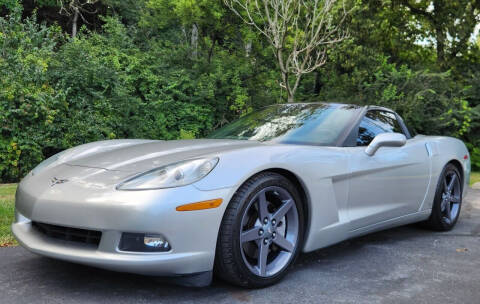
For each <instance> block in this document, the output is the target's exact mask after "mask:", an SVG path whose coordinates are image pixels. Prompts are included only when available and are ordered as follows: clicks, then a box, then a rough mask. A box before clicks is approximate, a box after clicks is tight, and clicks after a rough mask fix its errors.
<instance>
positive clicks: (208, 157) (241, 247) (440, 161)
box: [12, 103, 470, 288]
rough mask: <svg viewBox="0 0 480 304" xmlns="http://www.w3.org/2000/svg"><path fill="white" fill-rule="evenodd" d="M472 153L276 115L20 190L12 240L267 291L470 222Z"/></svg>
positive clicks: (342, 110)
mask: <svg viewBox="0 0 480 304" xmlns="http://www.w3.org/2000/svg"><path fill="white" fill-rule="evenodd" d="M469 158H470V155H469V153H468V150H467V149H466V147H465V145H464V144H463V142H462V141H460V140H458V139H455V138H451V137H443V136H423V135H415V136H414V135H413V134H412V133H411V130H409V128H408V127H407V126H406V125H405V123H404V121H403V120H402V118H401V117H400V116H399V115H398V114H397V113H395V112H394V111H392V110H389V109H386V108H382V107H377V106H356V105H346V104H334V103H296V104H278V105H273V106H269V107H266V108H263V109H261V110H259V111H256V112H253V113H251V114H248V115H246V116H244V117H242V118H240V119H239V120H237V121H234V122H232V123H231V124H228V125H226V126H224V127H221V128H219V129H218V130H216V131H214V132H213V134H211V135H210V136H209V137H208V138H206V139H195V140H171V141H162V140H143V139H131V140H130V139H122V140H107V141H99V142H93V143H88V144H84V145H80V146H77V147H74V148H71V149H68V150H65V151H63V152H60V153H59V154H56V155H54V156H52V157H50V158H48V159H47V160H45V161H43V162H42V163H40V164H39V165H38V166H37V167H36V168H34V169H33V170H32V171H31V172H30V173H29V174H28V175H27V176H26V177H24V179H23V180H22V181H21V182H20V184H19V186H18V189H17V192H16V203H15V205H16V210H15V217H16V219H15V222H14V223H13V224H12V231H13V233H14V235H15V237H16V238H17V240H18V242H19V243H20V244H21V245H22V246H23V247H25V248H27V249H28V250H30V251H32V252H34V253H37V254H40V255H43V256H47V257H51V258H56V259H61V260H65V261H71V262H75V263H80V264H85V265H90V266H94V267H100V268H104V269H109V270H113V271H122V272H131V273H138V274H145V275H154V276H166V277H171V278H172V279H173V280H176V281H179V282H183V283H184V284H189V285H195V286H205V285H208V284H209V283H210V282H211V279H212V276H213V274H216V275H217V276H218V277H220V278H222V279H224V280H226V281H228V282H231V283H233V284H236V285H240V286H245V287H253V288H258V287H264V286H267V285H270V284H273V283H275V282H278V281H279V280H280V279H281V278H282V277H284V276H285V275H286V273H287V271H288V269H289V267H290V266H291V265H292V264H293V263H294V261H295V258H296V257H297V256H298V255H299V254H300V253H301V252H309V251H313V250H317V249H319V248H323V247H326V246H329V245H332V244H335V243H338V242H341V241H343V240H346V239H349V238H352V237H357V236H360V235H364V234H367V233H370V232H374V231H378V230H382V229H387V228H391V227H395V226H399V225H405V224H410V223H414V222H422V223H423V224H424V225H425V226H428V227H430V228H432V229H433V230H437V231H446V230H450V229H452V228H453V227H454V226H455V223H456V222H457V220H458V217H459V214H460V209H461V206H462V197H464V195H465V193H466V190H467V188H468V187H467V185H468V181H469V175H470V159H469Z"/></svg>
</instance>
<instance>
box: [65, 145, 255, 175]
mask: <svg viewBox="0 0 480 304" xmlns="http://www.w3.org/2000/svg"><path fill="white" fill-rule="evenodd" d="M113 142H116V143H118V144H113V143H112V142H108V141H107V142H99V143H98V144H97V145H95V144H94V143H92V144H88V145H89V148H88V149H86V148H81V146H80V147H79V150H77V151H76V150H75V149H73V150H72V151H71V152H69V153H68V154H67V155H65V156H64V157H62V159H61V162H62V163H66V164H69V165H74V166H83V167H91V168H102V169H106V170H116V171H125V172H144V171H147V170H150V169H153V168H157V167H160V166H163V165H167V164H171V163H175V162H178V161H182V160H185V159H189V158H196V157H201V156H218V155H219V154H220V153H222V152H225V151H228V150H233V149H240V148H244V147H251V146H255V145H261V143H259V142H255V141H247V140H223V139H194V140H172V141H147V140H132V141H128V140H122V141H113Z"/></svg>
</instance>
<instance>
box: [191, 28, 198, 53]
mask: <svg viewBox="0 0 480 304" xmlns="http://www.w3.org/2000/svg"><path fill="white" fill-rule="evenodd" d="M191 46H192V57H193V59H197V55H198V27H197V25H196V24H193V26H192V40H191Z"/></svg>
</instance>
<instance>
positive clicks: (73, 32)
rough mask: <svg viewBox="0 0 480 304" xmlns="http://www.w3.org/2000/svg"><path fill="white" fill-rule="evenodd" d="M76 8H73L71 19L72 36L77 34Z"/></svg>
mask: <svg viewBox="0 0 480 304" xmlns="http://www.w3.org/2000/svg"><path fill="white" fill-rule="evenodd" d="M78 14H79V12H78V8H75V9H74V13H73V20H72V38H75V36H77V22H78Z"/></svg>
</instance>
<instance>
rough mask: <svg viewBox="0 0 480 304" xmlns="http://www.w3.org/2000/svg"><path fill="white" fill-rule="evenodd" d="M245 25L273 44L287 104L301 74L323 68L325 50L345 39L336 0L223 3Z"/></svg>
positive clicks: (234, 0) (343, 16) (231, 0)
mask: <svg viewBox="0 0 480 304" xmlns="http://www.w3.org/2000/svg"><path fill="white" fill-rule="evenodd" d="M224 3H225V5H226V6H227V7H228V8H230V9H231V10H232V11H233V12H234V13H235V14H236V15H237V16H239V17H240V18H241V19H242V20H243V21H244V22H245V23H246V24H248V25H251V26H253V27H254V28H255V29H256V30H257V31H258V32H259V33H261V34H262V35H263V36H265V37H266V38H267V40H268V42H269V43H270V44H271V45H272V47H273V49H274V53H275V57H276V59H277V63H278V66H279V69H280V73H281V76H282V83H281V84H280V85H281V87H283V88H285V89H286V91H287V96H288V101H290V102H291V101H293V100H294V95H295V92H296V90H297V88H298V86H299V84H300V80H301V78H302V76H303V75H304V74H308V73H311V72H313V71H315V70H316V69H318V68H319V67H321V66H323V65H324V64H325V63H326V60H327V51H328V50H330V49H331V48H333V47H334V46H335V45H336V44H338V43H340V42H341V41H343V40H344V39H346V38H347V37H348V34H347V32H346V31H345V30H344V29H343V24H344V23H345V19H346V16H347V11H346V9H345V6H344V3H343V2H342V4H343V6H342V8H341V9H342V10H343V11H341V13H340V18H339V20H334V9H335V8H336V4H337V0H224Z"/></svg>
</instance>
